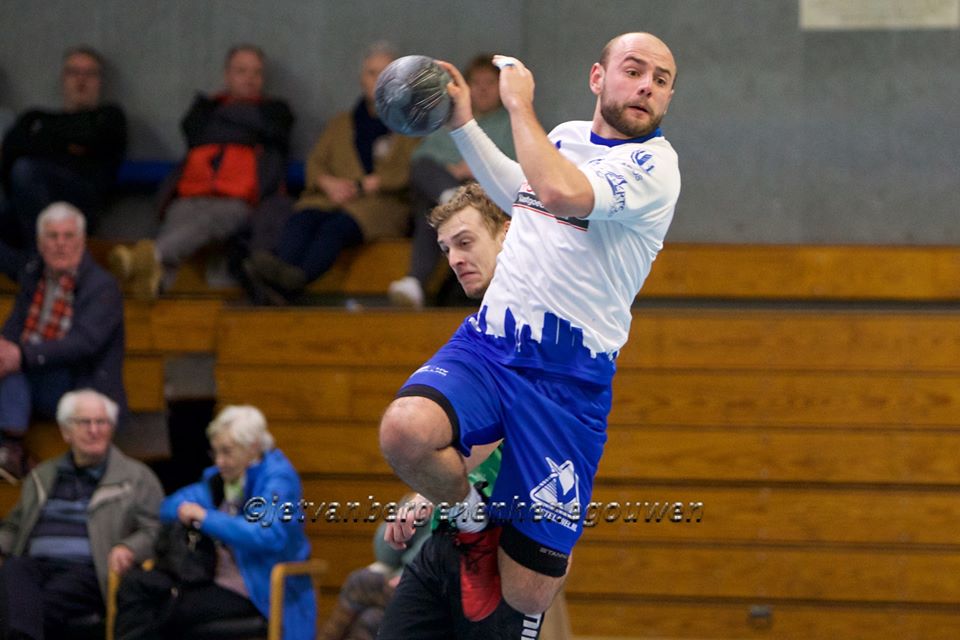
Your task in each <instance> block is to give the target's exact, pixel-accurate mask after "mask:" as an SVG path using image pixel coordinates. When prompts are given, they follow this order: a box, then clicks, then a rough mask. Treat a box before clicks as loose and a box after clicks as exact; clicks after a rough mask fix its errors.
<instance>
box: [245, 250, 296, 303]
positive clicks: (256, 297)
mask: <svg viewBox="0 0 960 640" xmlns="http://www.w3.org/2000/svg"><path fill="white" fill-rule="evenodd" d="M240 267H241V268H242V269H243V275H244V276H246V283H245V284H247V285H248V287H247V293H248V294H250V302H252V303H253V305H254V306H257V307H284V306H286V305H287V304H289V302H288V301H287V298H286V297H285V296H284V295H283V294H282V293H280V292H279V291H277V290H276V289H274V288H273V287H271V286H270V285H269V284H267V283H266V282H265V281H264V280H263V278H261V277H260V274H259V273H257V270H256V269H255V268H254V266H253V262H252V261H251V260H250V258H247V259H246V260H244V261H243V263H242V264H241V265H240Z"/></svg>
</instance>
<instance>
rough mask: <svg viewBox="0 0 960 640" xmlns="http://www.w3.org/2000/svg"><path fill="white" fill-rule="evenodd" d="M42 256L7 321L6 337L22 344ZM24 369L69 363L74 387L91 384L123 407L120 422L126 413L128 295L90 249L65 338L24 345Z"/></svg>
mask: <svg viewBox="0 0 960 640" xmlns="http://www.w3.org/2000/svg"><path fill="white" fill-rule="evenodd" d="M42 277H43V261H42V260H40V259H39V258H38V259H36V260H33V261H31V262H29V263H28V264H27V266H26V268H25V269H24V271H23V272H22V273H21V275H20V291H19V292H18V293H17V299H16V302H14V305H13V311H11V312H10V317H8V318H7V321H6V322H5V323H4V325H3V337H4V338H6V339H7V340H9V341H11V342H15V343H17V344H20V334H21V333H23V326H24V324H26V321H27V314H28V313H29V311H30V305H31V303H32V302H33V294H34V292H36V290H37V285H38V284H39V282H40V278H42ZM20 351H21V353H22V354H23V370H24V371H27V372H29V371H35V370H43V369H47V370H49V369H55V368H65V369H68V370H69V371H70V373H71V375H72V376H73V378H74V385H75V388H78V389H79V388H84V387H89V388H91V389H95V390H97V391H99V392H100V393H102V394H103V395H105V396H107V397H108V398H110V399H111V400H113V401H114V402H116V403H117V404H118V405H119V406H120V415H121V422H122V421H123V418H124V416H125V415H126V413H127V394H126V392H125V391H124V387H123V353H124V335H123V296H122V295H121V294H120V286H119V285H118V284H117V281H116V280H115V279H114V277H113V276H112V275H110V274H109V273H107V272H106V271H105V270H104V269H103V268H101V267H100V266H99V265H98V264H97V263H96V262H94V260H93V258H92V257H91V256H90V253H89V252H86V251H85V252H84V254H83V258H82V259H81V260H80V266H79V267H77V283H76V287H75V289H74V298H73V321H72V324H71V325H70V331H68V332H67V335H65V336H64V337H63V338H61V339H60V340H50V341H47V342H41V343H39V344H20Z"/></svg>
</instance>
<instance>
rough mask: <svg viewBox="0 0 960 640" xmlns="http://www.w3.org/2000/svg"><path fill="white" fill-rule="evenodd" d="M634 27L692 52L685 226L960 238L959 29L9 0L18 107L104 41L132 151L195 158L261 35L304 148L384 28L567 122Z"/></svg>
mask: <svg viewBox="0 0 960 640" xmlns="http://www.w3.org/2000/svg"><path fill="white" fill-rule="evenodd" d="M633 29H644V30H650V31H653V32H655V33H657V34H659V35H660V36H661V37H663V38H664V40H666V41H667V42H668V43H669V44H670V45H671V47H672V48H673V50H674V53H675V54H676V57H677V60H678V63H679V68H680V74H679V86H678V88H677V95H676V97H675V99H674V102H673V105H672V106H671V110H670V114H669V115H668V117H667V119H666V120H665V121H664V129H665V132H666V134H667V136H668V138H669V139H670V140H671V142H672V143H673V144H674V146H675V147H676V148H677V149H678V151H679V153H680V157H681V163H682V164H681V168H682V170H683V179H684V188H683V194H682V196H681V202H680V205H679V207H678V211H677V218H676V221H675V223H674V227H673V229H672V230H671V234H670V239H671V240H674V241H680V240H683V241H706V242H780V243H803V242H814V243H817V242H824V243H931V244H940V243H958V242H960V109H958V107H957V105H958V104H960V35H958V32H957V31H956V30H941V31H936V30H934V31H857V32H843V31H840V32H801V31H800V30H799V28H798V8H797V2H796V0H631V1H627V0H623V1H620V0H618V1H612V0H610V1H604V0H599V1H594V2H584V1H582V0H554V1H547V0H483V1H481V2H466V1H463V0H410V1H406V2H399V1H397V2H394V1H387V0H384V1H379V2H375V1H373V0H355V1H353V2H339V1H334V0H315V1H304V0H277V1H275V2H254V1H252V0H235V1H230V2H227V1H220V0H203V1H185V0H184V1H174V0H158V1H155V2H146V1H143V0H105V1H101V2H92V1H89V0H74V1H68V0H45V1H44V2H36V1H35V0H34V1H29V0H4V2H2V3H0V105H5V106H9V107H12V108H15V109H21V108H23V107H25V106H27V105H33V104H41V105H43V104H46V105H55V104H57V102H58V92H57V84H58V83H57V69H58V66H59V56H60V53H61V51H62V49H63V48H64V47H66V46H67V45H70V44H73V43H76V42H81V41H82V42H88V43H91V44H93V45H94V46H96V47H97V48H99V49H100V50H102V52H103V53H104V54H105V55H106V56H107V57H108V58H109V59H110V60H111V69H110V79H109V80H110V86H109V90H108V93H109V94H110V95H111V96H112V97H114V98H115V99H117V100H118V101H120V102H121V103H122V104H123V105H124V107H125V108H126V109H127V112H128V115H129V117H130V119H131V124H132V135H133V139H132V143H131V156H132V157H135V158H175V157H177V156H179V155H180V154H181V153H182V149H183V146H182V142H181V139H180V134H179V130H178V122H179V119H180V117H181V115H182V113H183V111H184V110H185V109H186V107H187V105H188V104H189V102H190V100H191V97H192V95H193V94H194V92H196V91H198V90H207V91H209V90H213V89H215V88H217V87H218V86H219V83H220V79H221V71H222V58H223V54H224V52H225V50H226V49H227V48H228V47H229V45H230V44H232V43H235V42H238V41H252V42H256V43H258V44H260V45H261V46H263V47H264V49H265V50H266V52H267V55H268V57H269V58H270V62H269V65H268V88H269V89H270V91H272V92H273V93H275V94H277V95H281V96H284V97H286V98H287V99H288V100H289V101H290V103H291V105H292V106H293V108H294V110H295V112H296V114H297V118H298V119H297V125H296V129H295V133H294V136H295V146H294V152H295V155H296V156H298V157H303V156H304V155H305V154H306V152H307V151H308V149H309V147H310V145H311V143H312V141H313V140H314V139H315V138H316V136H317V135H318V134H319V132H320V130H321V128H322V126H323V123H324V121H325V120H326V119H327V118H329V117H330V116H331V115H332V114H334V113H336V112H337V111H340V110H342V109H344V108H347V107H348V106H350V105H351V104H352V103H353V101H354V100H355V99H356V97H357V95H358V86H357V69H358V64H359V60H358V57H359V51H360V50H361V49H362V48H363V47H364V46H365V45H367V44H369V43H370V42H372V41H374V40H378V39H388V40H390V41H391V42H393V43H394V44H395V45H396V46H397V47H398V48H399V49H400V50H401V52H403V53H422V54H427V55H432V56H436V57H443V58H446V59H449V60H451V61H453V62H456V63H463V62H465V61H466V60H468V59H469V58H470V57H471V56H472V55H473V54H475V53H476V52H479V51H484V50H489V51H501V52H504V53H510V54H513V55H517V56H519V57H522V58H523V59H524V60H525V61H526V62H527V63H528V65H529V66H530V67H531V68H532V69H533V71H534V73H535V75H536V78H537V108H538V112H539V113H540V115H541V118H542V120H543V121H544V123H545V124H546V125H547V126H548V127H549V126H550V125H552V124H555V123H557V122H559V121H562V120H565V119H572V118H577V119H582V118H589V116H590V114H591V113H592V105H593V101H592V96H591V95H590V93H589V90H588V89H587V86H586V75H587V70H588V69H589V66H590V64H591V62H593V61H594V60H595V59H596V57H597V54H598V52H599V49H600V47H601V46H602V44H603V43H604V42H605V41H606V40H607V39H608V38H609V37H611V36H612V35H615V34H617V33H619V32H622V31H625V30H633Z"/></svg>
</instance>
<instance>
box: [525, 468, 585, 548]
mask: <svg viewBox="0 0 960 640" xmlns="http://www.w3.org/2000/svg"><path fill="white" fill-rule="evenodd" d="M544 460H546V462H547V465H549V467H550V474H549V475H548V476H547V477H546V478H544V479H543V481H542V482H540V484H538V485H537V486H536V487H534V488H533V490H532V491H531V492H530V499H531V500H532V501H533V503H534V504H536V505H539V506H540V507H541V508H542V509H543V516H544V517H545V518H546V519H547V520H551V521H553V522H556V523H558V524H561V525H563V526H564V527H566V528H568V529H572V530H576V528H577V524H576V523H577V521H579V520H580V477H579V476H578V475H577V472H576V471H575V470H574V468H573V463H572V462H571V461H569V460H565V461H564V462H563V463H562V464H559V465H558V464H557V463H556V462H554V461H553V460H551V459H550V458H544Z"/></svg>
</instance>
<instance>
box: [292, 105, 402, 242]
mask: <svg viewBox="0 0 960 640" xmlns="http://www.w3.org/2000/svg"><path fill="white" fill-rule="evenodd" d="M353 129H354V127H353V114H352V112H350V111H347V112H345V113H341V114H339V115H337V116H335V117H334V118H333V119H332V120H330V122H329V123H328V124H327V127H326V129H324V131H323V133H322V134H321V135H320V140H318V141H317V144H316V145H315V146H314V147H313V150H312V151H311V152H310V157H309V158H308V159H307V186H306V188H305V189H304V191H303V195H301V196H300V200H298V201H297V204H296V208H297V209H298V210H303V209H323V210H327V209H337V208H343V209H345V210H346V211H347V213H349V214H350V215H352V216H353V217H354V218H355V219H356V221H357V224H359V225H360V228H361V229H362V230H363V239H364V241H365V242H369V241H371V240H376V239H378V238H384V237H399V236H402V235H403V234H404V232H405V231H406V229H407V225H408V220H409V216H410V204H409V199H408V197H407V182H408V179H409V176H410V154H412V153H413V150H414V149H415V148H416V146H417V145H418V144H419V142H420V140H419V139H417V138H408V137H406V136H401V135H398V134H396V133H391V134H389V135H386V136H382V137H381V138H379V139H378V140H377V142H376V143H375V144H374V152H373V156H374V160H373V168H374V173H375V174H376V175H379V176H380V180H381V188H380V191H379V192H378V193H375V194H372V195H360V196H358V197H357V198H355V199H353V200H351V201H350V202H347V203H345V204H344V205H341V206H340V207H338V206H337V205H335V204H334V203H333V201H332V200H330V198H328V197H327V195H326V194H325V193H324V192H323V191H322V190H321V189H320V187H319V186H318V185H317V176H318V175H322V174H326V175H331V176H336V177H338V178H347V179H349V180H360V179H361V178H362V177H363V176H364V171H363V164H362V163H361V162H360V156H359V155H358V154H357V150H356V147H355V146H354V142H353V137H354V130H353Z"/></svg>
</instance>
